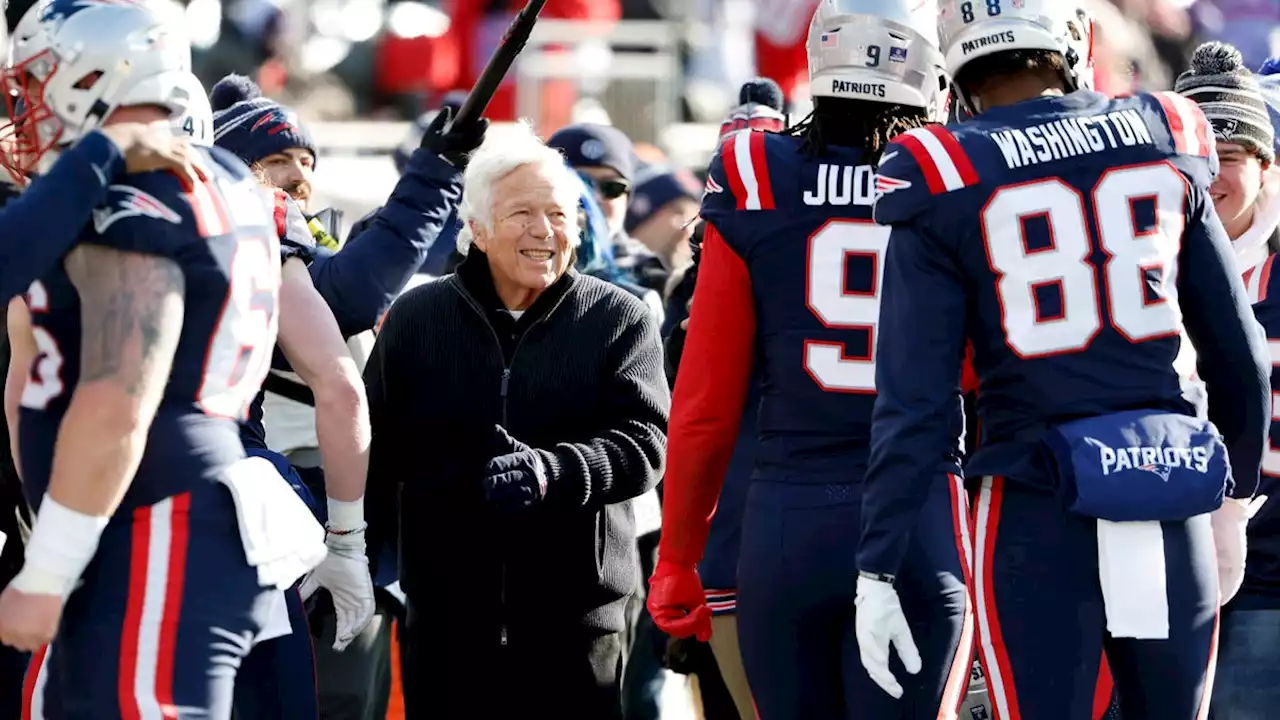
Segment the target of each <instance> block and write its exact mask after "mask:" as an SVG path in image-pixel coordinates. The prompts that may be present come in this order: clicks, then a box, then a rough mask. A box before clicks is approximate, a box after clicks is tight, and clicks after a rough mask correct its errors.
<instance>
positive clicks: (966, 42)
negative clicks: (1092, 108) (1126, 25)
mask: <svg viewBox="0 0 1280 720" xmlns="http://www.w3.org/2000/svg"><path fill="white" fill-rule="evenodd" d="M938 39H939V40H941V42H942V53H943V56H944V57H945V58H946V63H947V72H948V73H950V75H951V77H952V78H955V77H956V76H958V75H959V74H960V71H961V70H963V69H964V67H965V65H967V64H968V63H969V62H970V61H971V60H976V59H978V58H980V57H984V56H987V55H991V54H992V53H997V52H1004V51H1006V50H1048V51H1051V52H1056V53H1060V54H1061V55H1062V57H1063V58H1064V59H1065V60H1066V63H1065V65H1066V67H1067V77H1066V78H1065V79H1066V80H1067V84H1068V86H1069V87H1070V88H1071V89H1073V90H1078V89H1080V88H1092V87H1093V18H1092V16H1091V15H1090V14H1089V12H1088V11H1087V10H1086V9H1085V8H1084V6H1083V4H1082V3H1081V2H1079V0H938ZM958 94H959V93H958ZM961 100H962V101H963V102H964V103H965V104H966V106H967V107H968V108H969V109H971V108H972V105H971V104H970V103H969V99H968V98H965V97H961Z"/></svg>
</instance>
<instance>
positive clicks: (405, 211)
mask: <svg viewBox="0 0 1280 720" xmlns="http://www.w3.org/2000/svg"><path fill="white" fill-rule="evenodd" d="M461 197H462V173H461V172H459V171H458V170H457V169H456V168H455V167H453V166H452V165H450V164H449V163H448V162H446V161H445V160H443V159H441V158H440V157H438V156H436V155H433V154H432V153H431V152H429V151H427V150H417V151H416V152H414V154H413V156H412V157H411V158H410V160H409V167H408V169H407V170H406V171H405V174H404V176H403V177H401V178H400V182H398V183H397V184H396V187H395V190H394V191H393V192H392V193H391V197H390V198H388V200H387V204H386V206H385V207H383V208H382V209H381V210H379V211H378V212H377V213H376V214H374V216H373V217H372V219H371V220H370V221H369V222H368V223H367V224H366V225H365V228H364V230H363V231H362V232H361V233H360V235H359V237H355V238H352V242H350V243H349V244H348V245H347V246H346V247H344V248H343V249H342V251H341V252H338V253H334V254H326V253H317V256H316V259H315V261H314V262H313V263H312V264H311V267H310V271H311V279H312V280H313V281H314V283H315V288H316V290H318V291H319V293H320V295H321V297H323V298H324V300H325V302H327V303H328V304H329V307H330V308H331V309H332V310H333V316H334V318H335V319H336V320H337V322H338V327H339V329H340V330H341V332H342V335H343V336H344V337H350V336H352V335H356V334H359V333H361V332H364V331H365V330H369V329H371V328H373V326H374V325H375V324H376V323H377V322H378V318H380V317H382V314H383V313H385V312H386V310H387V308H389V307H391V303H392V301H394V300H395V299H396V296H397V295H399V294H400V290H401V289H402V288H404V286H405V283H407V282H408V281H409V278H410V277H412V276H413V274H414V273H415V272H417V271H418V268H419V267H420V266H421V265H422V261H423V260H424V259H425V258H426V257H427V250H428V249H430V247H431V245H432V243H434V242H435V240H436V238H437V237H438V236H439V235H440V233H441V230H442V229H443V228H444V226H445V223H446V221H448V220H449V218H450V217H452V214H453V211H454V209H455V208H456V207H457V205H458V200H459V199H460V198H461Z"/></svg>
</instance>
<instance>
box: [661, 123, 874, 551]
mask: <svg viewBox="0 0 1280 720" xmlns="http://www.w3.org/2000/svg"><path fill="white" fill-rule="evenodd" d="M803 144H804V140H803V138H798V137H792V136H788V135H777V134H771V133H765V132H760V131H753V130H743V131H739V132H737V133H735V134H733V135H730V136H729V137H728V138H726V139H725V140H724V141H723V143H722V144H721V147H720V149H719V153H718V155H717V156H716V158H715V159H714V160H713V162H712V164H711V167H710V169H709V170H708V175H707V185H706V191H705V194H704V196H703V199H702V217H703V219H704V220H705V221H706V223H707V227H706V232H705V233H704V237H703V244H702V253H701V257H700V260H699V264H698V282H697V285H696V286H695V288H694V293H693V306H692V308H691V310H690V315H689V331H688V335H687V338H686V340H685V350H684V353H683V355H682V358H683V359H682V360H681V363H680V368H679V372H678V374H677V376H676V385H675V393H674V397H673V399H672V403H671V420H670V423H669V424H668V452H667V472H666V477H665V480H664V488H665V491H664V493H665V494H664V497H663V537H662V547H661V548H660V550H659V553H660V554H661V556H662V557H663V558H664V561H668V562H677V563H682V564H687V565H694V564H697V563H698V562H700V561H701V559H702V553H703V548H704V546H705V543H706V540H707V535H708V532H709V522H708V518H709V517H711V515H712V514H713V512H714V508H715V505H716V500H717V498H718V497H719V495H720V490H721V487H722V484H723V482H724V477H725V473H726V471H727V470H728V467H729V463H730V460H731V458H732V455H733V449H734V447H735V445H736V441H737V439H738V429H739V427H740V423H741V419H742V416H743V414H744V413H743V407H744V403H745V402H746V400H747V395H748V390H749V387H750V383H751V377H752V368H753V367H755V368H757V372H758V374H759V378H760V403H759V410H758V416H757V422H758V426H759V427H758V430H759V443H758V445H757V447H756V460H755V465H756V469H755V473H754V477H755V478H758V479H765V480H770V481H774V482H787V483H813V484H828V485H835V484H850V483H855V482H857V481H859V480H860V479H861V477H862V472H863V469H864V467H865V463H866V456H867V447H868V443H869V438H870V425H871V410H872V407H873V404H874V402H875V362H876V347H875V338H876V324H877V322H878V317H879V304H880V299H879V292H880V279H881V275H882V273H883V265H884V264H883V262H882V258H883V256H884V252H885V245H886V243H887V242H888V240H889V230H888V228H884V227H879V226H877V225H875V224H874V223H873V222H872V220H871V207H872V204H873V203H874V201H875V192H876V188H875V172H874V168H873V167H872V165H870V164H869V163H867V162H866V161H865V160H864V157H865V153H864V152H863V151H862V150H860V149H857V148H841V147H830V148H828V149H827V152H826V153H825V154H824V155H823V156H821V157H816V158H815V157H810V156H808V155H807V154H806V153H804V152H803V151H802V146H803Z"/></svg>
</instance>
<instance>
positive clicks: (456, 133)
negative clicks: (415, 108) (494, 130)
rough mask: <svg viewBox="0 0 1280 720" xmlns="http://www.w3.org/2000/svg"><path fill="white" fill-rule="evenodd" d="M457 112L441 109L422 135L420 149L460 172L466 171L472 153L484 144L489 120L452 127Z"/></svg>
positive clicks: (481, 119)
mask: <svg viewBox="0 0 1280 720" xmlns="http://www.w3.org/2000/svg"><path fill="white" fill-rule="evenodd" d="M457 112H458V111H457V110H456V109H455V108H453V107H450V106H448V105H446V106H444V107H442V108H440V112H439V113H437V114H436V117H435V119H434V120H432V121H431V124H430V125H428V126H427V130H426V132H424V133H423V134H422V143H421V145H420V147H422V148H424V149H426V150H430V151H431V152H432V153H435V154H436V155H439V156H440V157H442V158H444V159H445V160H446V161H447V162H448V163H449V164H450V165H452V166H454V167H456V168H458V169H459V170H466V169H467V160H469V159H470V157H471V153H472V152H474V151H475V149H476V148H478V147H480V144H481V143H483V142H484V133H485V131H486V130H488V129H489V120H488V118H480V119H479V120H477V121H476V122H475V123H474V124H467V125H462V126H458V125H452V126H451V125H450V122H451V121H452V120H453V116H454V115H456V114H457ZM446 128H447V131H446Z"/></svg>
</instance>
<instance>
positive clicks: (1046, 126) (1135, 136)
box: [990, 110, 1153, 168]
mask: <svg viewBox="0 0 1280 720" xmlns="http://www.w3.org/2000/svg"><path fill="white" fill-rule="evenodd" d="M990 137H991V139H992V140H994V141H995V143H996V145H998V146H999V147H1000V152H1001V153H1002V154H1003V155H1004V161H1005V164H1006V165H1008V166H1009V167H1010V168H1020V167H1025V166H1027V165H1035V164H1037V163H1042V162H1050V161H1052V160H1062V159H1065V158H1072V157H1076V156H1078V155H1086V154H1089V153H1097V152H1106V151H1109V150H1115V149H1116V148H1121V147H1134V146H1137V145H1151V144H1152V143H1153V141H1152V139H1151V131H1150V130H1149V129H1148V128H1147V124H1146V122H1144V121H1143V119H1142V115H1141V114H1139V113H1138V111H1137V110H1121V111H1119V112H1113V113H1108V114H1106V115H1094V116H1093V117H1079V118H1076V117H1069V118H1064V119H1062V120H1054V121H1053V122H1048V123H1043V124H1041V125H1032V126H1030V127H1028V128H1026V129H1022V130H1017V129H1014V130H1000V131H998V132H994V133H991V136H990Z"/></svg>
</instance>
